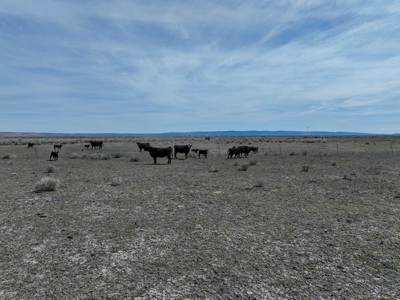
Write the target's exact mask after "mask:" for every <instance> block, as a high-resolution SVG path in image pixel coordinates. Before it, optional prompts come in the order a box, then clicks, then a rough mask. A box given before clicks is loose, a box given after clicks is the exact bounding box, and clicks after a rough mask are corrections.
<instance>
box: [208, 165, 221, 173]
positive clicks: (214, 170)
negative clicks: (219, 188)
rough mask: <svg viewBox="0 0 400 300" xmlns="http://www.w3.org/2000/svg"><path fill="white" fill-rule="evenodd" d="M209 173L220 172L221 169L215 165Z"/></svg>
mask: <svg viewBox="0 0 400 300" xmlns="http://www.w3.org/2000/svg"><path fill="white" fill-rule="evenodd" d="M208 172H219V169H218V168H217V167H216V166H214V165H213V166H211V167H210V170H208Z"/></svg>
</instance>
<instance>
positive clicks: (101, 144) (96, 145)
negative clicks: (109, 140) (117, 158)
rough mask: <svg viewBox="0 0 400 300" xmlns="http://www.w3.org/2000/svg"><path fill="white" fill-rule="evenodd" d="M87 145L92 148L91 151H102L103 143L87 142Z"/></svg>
mask: <svg viewBox="0 0 400 300" xmlns="http://www.w3.org/2000/svg"><path fill="white" fill-rule="evenodd" d="M89 143H90V146H92V149H93V148H95V149H96V148H100V149H103V141H89Z"/></svg>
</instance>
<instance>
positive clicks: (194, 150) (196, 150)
mask: <svg viewBox="0 0 400 300" xmlns="http://www.w3.org/2000/svg"><path fill="white" fill-rule="evenodd" d="M191 151H192V152H194V153H197V152H198V151H199V149H192V150H191Z"/></svg>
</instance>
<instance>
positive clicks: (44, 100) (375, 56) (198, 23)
mask: <svg viewBox="0 0 400 300" xmlns="http://www.w3.org/2000/svg"><path fill="white" fill-rule="evenodd" d="M399 20H400V2H399V1H398V0H393V1H392V0H385V1H376V0H374V1H368V0H360V1H358V0H343V1H342V0H337V1H325V0H298V1H296V0H288V1H285V0H280V1H275V0H271V1H261V0H254V1H252V0H248V1H236V0H229V1H228V0H226V1H224V0H219V1H207V0H204V1H187V0H185V1H183V0H182V1H179V0H174V1H168V0H143V1H130V0H126V1H125V0H120V1H119V0H113V1H102V0H97V1H84V0H65V1H53V0H37V1H32V0H17V1H16V0H2V1H1V2H0V67H1V72H0V120H1V122H0V131H12V132H56V133H99V132H113V133H158V132H169V131H180V132H187V131H219V130H298V131H305V130H306V129H307V127H308V129H309V130H310V131H313V130H326V131H353V132H369V133H379V134H382V133H388V134H390V133H396V132H400V22H399Z"/></svg>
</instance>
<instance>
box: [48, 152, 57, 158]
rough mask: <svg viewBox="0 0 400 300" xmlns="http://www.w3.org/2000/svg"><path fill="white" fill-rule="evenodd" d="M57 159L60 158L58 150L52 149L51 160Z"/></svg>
mask: <svg viewBox="0 0 400 300" xmlns="http://www.w3.org/2000/svg"><path fill="white" fill-rule="evenodd" d="M52 158H53V159H54V160H57V159H58V151H52V152H51V154H50V160H51V159H52Z"/></svg>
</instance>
